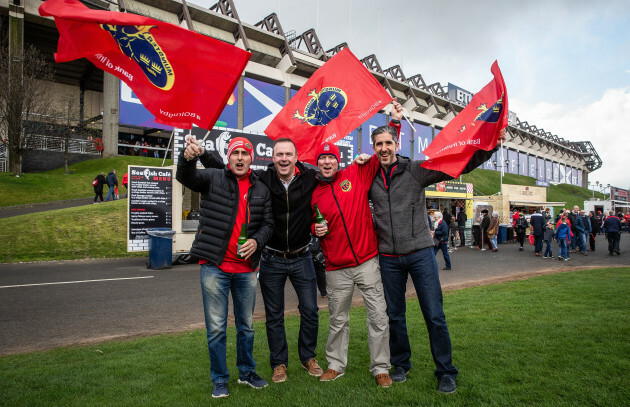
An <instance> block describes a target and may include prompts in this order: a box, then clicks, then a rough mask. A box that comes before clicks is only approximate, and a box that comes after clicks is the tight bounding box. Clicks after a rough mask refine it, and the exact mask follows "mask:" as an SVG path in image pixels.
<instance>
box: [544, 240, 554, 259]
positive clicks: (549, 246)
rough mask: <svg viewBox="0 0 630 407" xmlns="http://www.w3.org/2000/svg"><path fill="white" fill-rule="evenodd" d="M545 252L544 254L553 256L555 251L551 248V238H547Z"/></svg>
mask: <svg viewBox="0 0 630 407" xmlns="http://www.w3.org/2000/svg"><path fill="white" fill-rule="evenodd" d="M545 245H546V246H545V254H543V256H544V257H551V256H553V251H552V250H551V242H550V241H549V240H545Z"/></svg>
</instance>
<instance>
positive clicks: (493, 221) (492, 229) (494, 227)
mask: <svg viewBox="0 0 630 407" xmlns="http://www.w3.org/2000/svg"><path fill="white" fill-rule="evenodd" d="M498 234H499V212H497V211H494V212H492V218H490V225H488V240H490V244H492V251H493V252H496V251H497V250H499V248H498V247H497V235H498Z"/></svg>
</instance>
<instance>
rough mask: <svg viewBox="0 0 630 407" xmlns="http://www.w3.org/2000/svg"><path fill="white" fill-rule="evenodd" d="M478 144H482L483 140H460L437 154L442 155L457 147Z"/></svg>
mask: <svg viewBox="0 0 630 407" xmlns="http://www.w3.org/2000/svg"><path fill="white" fill-rule="evenodd" d="M477 144H481V139H470V140H458V141H456V142H454V143H451V144H449V145H447V146H444V147H442V149H441V150H439V151H438V152H436V153H435V154H440V153H441V152H442V151H446V150H449V149H451V148H455V147H463V146H466V145H472V146H476V145H477Z"/></svg>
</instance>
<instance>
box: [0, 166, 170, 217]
mask: <svg viewBox="0 0 630 407" xmlns="http://www.w3.org/2000/svg"><path fill="white" fill-rule="evenodd" d="M172 163H173V160H166V163H165V165H172ZM127 165H149V166H156V167H159V166H161V165H162V159H161V158H149V157H131V156H120V157H112V158H97V159H94V160H88V161H83V162H81V163H77V164H74V165H72V166H70V173H69V174H68V175H66V174H65V170H64V169H63V168H58V169H56V170H52V171H46V172H38V173H25V174H22V175H21V176H20V177H19V178H15V177H14V176H13V174H11V173H0V191H2V194H0V207H3V206H13V205H24V204H31V203H39V202H50V201H60V200H66V199H75V198H86V197H93V196H94V188H93V187H92V180H94V178H95V177H96V176H97V175H98V174H99V173H101V172H103V173H105V175H107V174H108V173H109V172H110V171H111V170H112V169H115V170H116V175H117V176H118V183H119V185H120V184H121V181H122V177H123V175H124V174H125V173H126V172H127ZM105 193H107V188H105Z"/></svg>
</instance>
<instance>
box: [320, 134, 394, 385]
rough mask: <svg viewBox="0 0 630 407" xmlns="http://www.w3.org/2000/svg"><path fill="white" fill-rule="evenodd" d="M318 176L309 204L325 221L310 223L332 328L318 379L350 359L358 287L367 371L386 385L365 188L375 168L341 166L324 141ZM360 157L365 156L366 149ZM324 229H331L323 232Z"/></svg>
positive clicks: (385, 334)
mask: <svg viewBox="0 0 630 407" xmlns="http://www.w3.org/2000/svg"><path fill="white" fill-rule="evenodd" d="M317 157H318V159H317V167H318V168H319V172H318V173H317V179H318V180H319V185H318V186H317V187H316V188H315V191H314V192H313V197H312V199H311V205H312V206H313V207H314V206H315V205H317V206H318V208H319V210H320V212H321V213H322V215H323V216H324V218H325V219H326V222H323V223H321V224H317V223H315V224H314V225H313V233H314V234H315V236H317V237H318V238H319V239H320V245H321V248H322V251H323V252H324V255H325V256H326V286H327V287H326V288H327V291H328V309H329V310H330V321H329V323H330V333H329V335H328V342H327V344H326V359H327V360H328V370H326V372H324V374H323V375H322V376H321V377H320V381H331V380H335V379H336V378H338V377H340V376H342V375H343V374H344V371H345V368H346V364H347V362H348V340H349V318H350V314H349V311H350V307H351V305H352V293H353V291H354V286H355V285H356V286H357V287H358V288H359V290H360V291H361V295H362V296H363V301H364V303H365V309H366V312H367V325H368V347H369V349H370V372H371V373H372V375H373V376H374V377H375V379H376V383H377V384H378V385H379V386H381V387H389V386H390V385H391V384H392V379H391V378H390V377H389V369H390V367H391V364H390V361H389V359H390V355H389V319H388V318H387V312H386V309H387V305H386V303H385V296H384V293H383V283H382V282H381V274H380V268H379V263H378V257H377V255H378V240H377V237H376V231H375V230H374V226H373V223H372V213H371V211H370V205H369V203H368V198H367V195H368V191H369V189H370V186H371V185H372V181H373V180H374V177H375V176H376V173H377V171H378V169H379V165H380V164H379V161H378V160H377V159H375V158H372V159H371V160H370V161H369V162H368V163H367V164H365V165H357V164H352V165H350V166H349V167H348V168H346V169H343V170H339V148H338V147H337V146H336V145H334V144H331V143H324V144H322V145H321V146H319V148H318V150H317ZM364 159H369V156H368V155H367V154H366V155H365V157H364ZM326 232H329V233H328V234H326Z"/></svg>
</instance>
